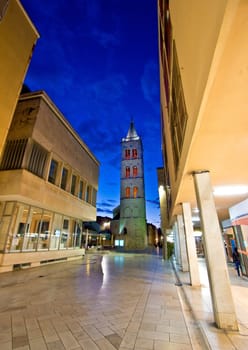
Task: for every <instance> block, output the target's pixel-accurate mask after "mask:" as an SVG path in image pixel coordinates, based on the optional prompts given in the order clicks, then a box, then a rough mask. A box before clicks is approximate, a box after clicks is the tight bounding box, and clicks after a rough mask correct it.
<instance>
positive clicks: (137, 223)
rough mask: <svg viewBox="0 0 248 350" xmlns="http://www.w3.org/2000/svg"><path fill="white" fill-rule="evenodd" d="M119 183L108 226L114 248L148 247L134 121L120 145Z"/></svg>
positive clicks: (141, 165) (141, 167)
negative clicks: (115, 203)
mask: <svg viewBox="0 0 248 350" xmlns="http://www.w3.org/2000/svg"><path fill="white" fill-rule="evenodd" d="M120 180H121V181H120V206H119V207H118V208H116V209H115V211H114V218H113V219H114V220H113V221H112V226H111V229H112V233H114V234H115V246H117V247H118V246H122V247H124V248H126V249H144V248H146V246H147V225H146V205H145V186H144V162H143V146H142V140H141V138H140V137H139V136H138V134H137V132H136V130H135V127H134V123H133V121H131V123H130V127H129V130H128V133H127V136H126V137H125V138H123V139H122V142H121V179H120ZM117 209H118V210H117Z"/></svg>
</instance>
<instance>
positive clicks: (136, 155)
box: [132, 148, 138, 158]
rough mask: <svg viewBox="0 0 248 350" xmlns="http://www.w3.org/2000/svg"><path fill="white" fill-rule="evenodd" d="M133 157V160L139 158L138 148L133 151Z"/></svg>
mask: <svg viewBox="0 0 248 350" xmlns="http://www.w3.org/2000/svg"><path fill="white" fill-rule="evenodd" d="M132 157H133V158H137V157H138V152H137V149H136V148H134V149H132Z"/></svg>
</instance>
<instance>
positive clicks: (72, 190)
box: [71, 175, 77, 194]
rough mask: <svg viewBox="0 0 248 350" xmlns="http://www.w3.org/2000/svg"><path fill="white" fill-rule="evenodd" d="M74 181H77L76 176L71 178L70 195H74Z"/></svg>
mask: <svg viewBox="0 0 248 350" xmlns="http://www.w3.org/2000/svg"><path fill="white" fill-rule="evenodd" d="M76 181H77V177H76V175H72V177H71V194H75V189H76Z"/></svg>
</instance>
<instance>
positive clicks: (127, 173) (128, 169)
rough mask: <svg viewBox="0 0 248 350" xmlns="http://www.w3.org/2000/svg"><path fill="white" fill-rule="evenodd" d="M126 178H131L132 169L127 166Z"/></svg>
mask: <svg viewBox="0 0 248 350" xmlns="http://www.w3.org/2000/svg"><path fill="white" fill-rule="evenodd" d="M126 177H130V167H129V166H126Z"/></svg>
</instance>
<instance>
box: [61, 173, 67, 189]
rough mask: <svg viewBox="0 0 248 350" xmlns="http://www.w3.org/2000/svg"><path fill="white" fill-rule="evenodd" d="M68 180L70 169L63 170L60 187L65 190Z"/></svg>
mask: <svg viewBox="0 0 248 350" xmlns="http://www.w3.org/2000/svg"><path fill="white" fill-rule="evenodd" d="M67 178H68V169H66V168H63V170H62V177H61V184H60V187H61V188H62V189H63V190H65V189H66V184H67Z"/></svg>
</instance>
